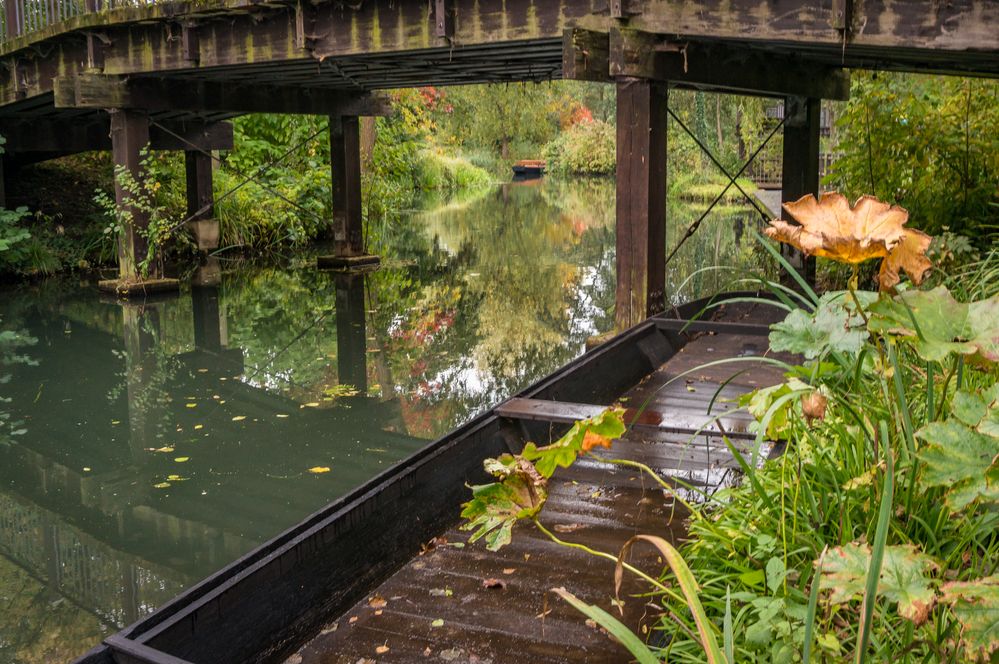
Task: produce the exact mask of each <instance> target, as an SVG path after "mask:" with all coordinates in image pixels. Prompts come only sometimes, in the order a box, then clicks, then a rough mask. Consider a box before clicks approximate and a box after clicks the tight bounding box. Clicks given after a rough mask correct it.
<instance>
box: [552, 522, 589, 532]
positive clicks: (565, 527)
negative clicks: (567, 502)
mask: <svg viewBox="0 0 999 664" xmlns="http://www.w3.org/2000/svg"><path fill="white" fill-rule="evenodd" d="M582 527H583V524H581V523H556V524H555V525H554V526H552V530H554V531H555V532H557V533H573V532H576V531H577V530H579V529H580V528H582Z"/></svg>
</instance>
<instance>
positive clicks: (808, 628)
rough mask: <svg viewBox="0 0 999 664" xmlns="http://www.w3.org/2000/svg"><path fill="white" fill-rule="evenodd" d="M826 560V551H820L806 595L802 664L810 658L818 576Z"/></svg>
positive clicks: (816, 606) (816, 610)
mask: <svg viewBox="0 0 999 664" xmlns="http://www.w3.org/2000/svg"><path fill="white" fill-rule="evenodd" d="M825 558H826V550H825V549H823V550H822V555H820V556H819V562H818V563H816V565H815V574H814V575H813V576H812V589H811V591H810V592H809V593H808V613H807V614H805V647H804V652H802V655H801V661H802V663H803V664H809V661H811V658H812V643H814V642H815V616H816V614H817V613H818V610H819V585H820V584H819V576H820V574H821V573H822V563H823V561H825Z"/></svg>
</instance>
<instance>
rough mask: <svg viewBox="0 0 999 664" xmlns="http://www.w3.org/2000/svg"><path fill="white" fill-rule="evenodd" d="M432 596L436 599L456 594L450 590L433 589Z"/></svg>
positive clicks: (431, 590)
mask: <svg viewBox="0 0 999 664" xmlns="http://www.w3.org/2000/svg"><path fill="white" fill-rule="evenodd" d="M430 594H431V595H433V596H434V597H450V596H451V595H453V594H454V591H453V590H451V589H450V588H431V589H430Z"/></svg>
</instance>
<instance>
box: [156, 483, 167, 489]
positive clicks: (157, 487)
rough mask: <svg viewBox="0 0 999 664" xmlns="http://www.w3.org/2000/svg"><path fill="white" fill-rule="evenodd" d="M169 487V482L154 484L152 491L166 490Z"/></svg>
mask: <svg viewBox="0 0 999 664" xmlns="http://www.w3.org/2000/svg"><path fill="white" fill-rule="evenodd" d="M169 486H170V483H169V482H160V483H159V484H154V485H153V488H154V489H166V488H168V487H169Z"/></svg>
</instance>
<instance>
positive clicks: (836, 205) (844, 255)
mask: <svg viewBox="0 0 999 664" xmlns="http://www.w3.org/2000/svg"><path fill="white" fill-rule="evenodd" d="M784 209H785V210H786V211H787V213H788V214H790V215H791V217H792V218H793V219H794V220H795V221H796V222H798V223H797V224H792V223H789V222H786V221H783V220H781V219H775V220H773V221H771V222H770V226H769V227H767V228H766V229H765V230H764V232H765V233H766V234H767V236H768V237H770V238H773V239H774V240H777V241H779V242H785V243H787V244H790V245H792V246H794V247H797V248H798V249H800V250H801V251H802V252H804V253H805V254H807V255H809V256H822V257H824V258H831V259H832V260H835V261H839V262H841V263H850V264H854V265H855V264H857V263H863V262H864V261H866V260H870V259H872V258H881V259H882V261H881V270H880V272H879V273H878V283H879V285H880V287H881V290H890V289H892V288H894V287H895V285H896V284H898V282H899V279H900V276H899V274H900V272H903V271H904V272H905V273H906V274H907V275H909V278H910V279H911V280H912V282H913V283H914V284H916V285H917V286H918V285H919V284H920V283H922V281H923V277H925V276H926V272H927V271H928V270H929V269H930V267H931V266H932V264H931V263H930V260H929V259H928V258H927V257H926V250H927V249H929V247H930V240H931V238H930V236H929V235H927V234H926V233H923V232H922V231H918V230H915V229H911V228H905V223H906V222H907V221H908V220H909V213H908V212H907V211H906V210H904V209H902V208H900V207H898V206H896V205H888V204H887V203H883V202H881V201H879V200H877V199H876V198H874V197H872V196H861V197H860V198H859V199H858V200H857V202H856V203H855V204H854V205H853V206H852V207H851V206H850V202H849V201H848V200H847V199H846V197H845V196H843V195H842V194H839V193H837V192H827V193H824V194H822V196H821V198H819V199H818V200H816V199H815V197H814V196H812V195H811V194H808V195H806V196H802V197H801V198H799V199H798V200H796V201H794V202H793V203H785V204H784Z"/></svg>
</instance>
